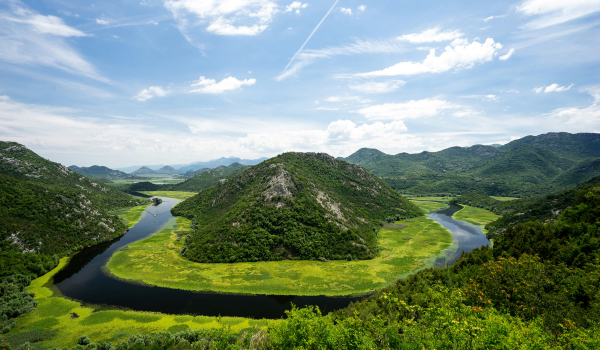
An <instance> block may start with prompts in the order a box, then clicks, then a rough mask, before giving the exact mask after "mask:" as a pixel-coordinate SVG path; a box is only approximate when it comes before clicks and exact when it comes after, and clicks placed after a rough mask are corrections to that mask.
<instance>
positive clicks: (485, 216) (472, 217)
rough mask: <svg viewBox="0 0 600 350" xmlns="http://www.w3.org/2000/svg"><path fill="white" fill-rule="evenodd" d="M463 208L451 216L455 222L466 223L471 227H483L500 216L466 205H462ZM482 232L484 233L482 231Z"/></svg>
mask: <svg viewBox="0 0 600 350" xmlns="http://www.w3.org/2000/svg"><path fill="white" fill-rule="evenodd" d="M462 206H463V208H462V209H461V210H459V211H457V212H456V213H454V215H453V216H452V217H453V218H454V219H456V220H462V221H466V222H468V223H471V224H473V225H477V226H481V227H484V226H485V225H487V224H489V223H490V222H493V221H496V220H498V219H499V218H500V215H496V214H494V213H492V212H491V211H489V210H485V209H481V208H475V207H471V206H468V205H462ZM484 232H486V231H485V230H484Z"/></svg>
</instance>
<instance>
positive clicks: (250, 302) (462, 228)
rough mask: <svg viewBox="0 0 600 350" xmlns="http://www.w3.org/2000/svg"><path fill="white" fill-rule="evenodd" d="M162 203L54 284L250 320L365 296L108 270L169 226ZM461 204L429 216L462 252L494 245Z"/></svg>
mask: <svg viewBox="0 0 600 350" xmlns="http://www.w3.org/2000/svg"><path fill="white" fill-rule="evenodd" d="M161 198H162V200H163V202H162V203H161V204H160V205H158V206H150V207H148V208H147V209H146V215H145V216H144V217H143V218H142V219H141V220H140V221H139V222H138V223H137V224H136V225H135V226H133V227H132V228H131V229H130V230H129V232H127V233H126V234H125V235H124V236H122V237H121V238H119V239H117V240H114V241H111V242H106V243H103V244H99V245H97V246H94V247H90V248H85V249H83V250H82V251H80V252H79V253H77V254H75V255H74V256H73V257H72V258H71V260H70V261H69V263H68V265H67V266H66V267H65V268H64V269H62V270H61V271H59V272H58V273H57V274H56V275H55V276H54V285H55V286H56V287H57V288H58V289H59V290H60V292H61V293H62V294H63V295H64V296H66V297H68V298H71V299H75V300H78V301H80V302H82V303H84V304H97V305H110V306H117V307H121V308H127V309H132V310H136V311H153V312H162V313H167V314H191V315H204V316H219V315H220V316H238V317H250V318H258V319H260V318H280V317H281V316H283V315H284V314H285V310H289V309H291V304H292V303H293V304H294V305H296V306H298V307H304V306H306V305H318V306H319V308H320V309H321V311H322V312H323V313H328V312H331V311H333V310H337V309H340V308H343V307H346V306H347V305H348V304H350V303H351V302H354V301H358V300H361V299H362V298H364V297H328V296H287V295H286V296H281V295H240V294H223V293H208V292H193V291H185V290H179V289H171V288H164V287H155V286H148V285H143V284H135V283H129V282H125V281H122V280H118V279H115V278H114V277H110V276H107V275H106V274H104V273H103V271H102V267H103V266H104V265H106V263H107V262H108V260H109V259H110V257H111V256H112V255H113V253H114V252H115V251H116V250H117V249H119V248H121V247H123V246H126V245H128V244H130V243H132V242H135V241H137V240H140V239H142V238H145V237H147V236H149V235H151V234H152V233H154V232H157V231H158V230H159V229H160V227H162V226H163V225H165V224H166V223H167V222H168V221H169V220H170V219H171V218H172V217H173V216H172V215H171V213H170V210H171V208H172V207H173V206H174V205H175V204H177V203H178V202H180V201H179V200H176V199H172V198H165V197H161ZM459 209H460V207H458V206H450V207H449V208H447V209H442V210H440V211H437V212H434V213H431V214H430V215H429V217H430V218H431V219H433V220H436V221H437V222H439V223H440V224H442V225H443V226H444V227H445V228H447V229H448V230H450V231H451V232H452V235H453V237H454V239H455V241H456V242H457V243H458V253H457V254H455V255H453V256H451V257H450V259H449V260H451V261H450V262H453V261H454V260H455V259H456V258H457V257H458V256H459V255H460V252H461V251H470V250H472V249H474V248H476V247H480V246H481V245H486V244H489V241H488V240H487V239H486V238H485V235H484V234H483V232H482V231H481V229H480V228H479V227H477V226H474V225H470V224H468V223H465V222H462V221H458V220H454V219H453V218H452V214H454V212H456V211H457V210H459Z"/></svg>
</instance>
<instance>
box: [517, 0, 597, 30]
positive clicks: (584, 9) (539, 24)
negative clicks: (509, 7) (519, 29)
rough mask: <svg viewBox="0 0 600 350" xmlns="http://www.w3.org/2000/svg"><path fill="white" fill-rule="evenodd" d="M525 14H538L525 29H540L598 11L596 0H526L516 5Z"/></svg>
mask: <svg viewBox="0 0 600 350" xmlns="http://www.w3.org/2000/svg"><path fill="white" fill-rule="evenodd" d="M517 11H518V12H520V13H522V14H524V15H526V16H538V18H537V19H534V20H533V21H531V22H528V23H526V24H525V26H524V27H525V28H526V29H541V28H545V27H549V26H552V25H556V24H561V23H564V22H568V21H571V20H574V19H577V18H579V17H583V16H587V15H589V14H591V13H594V12H598V11H600V1H597V0H526V1H524V2H523V3H521V5H519V6H518V7H517Z"/></svg>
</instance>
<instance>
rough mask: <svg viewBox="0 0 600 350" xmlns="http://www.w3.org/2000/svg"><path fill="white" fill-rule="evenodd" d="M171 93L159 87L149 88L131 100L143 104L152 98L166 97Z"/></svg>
mask: <svg viewBox="0 0 600 350" xmlns="http://www.w3.org/2000/svg"><path fill="white" fill-rule="evenodd" d="M170 92H171V91H168V90H163V88H161V87H160V86H150V87H149V88H147V89H144V90H142V91H140V93H139V94H137V95H136V96H134V97H133V98H134V99H136V100H138V101H141V102H144V101H147V100H149V99H151V98H153V97H163V96H166V95H168V94H169V93H170Z"/></svg>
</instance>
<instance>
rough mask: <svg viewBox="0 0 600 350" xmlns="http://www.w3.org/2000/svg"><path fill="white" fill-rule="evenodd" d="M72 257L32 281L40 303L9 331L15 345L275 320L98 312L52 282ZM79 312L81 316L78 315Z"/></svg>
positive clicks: (237, 329)
mask: <svg viewBox="0 0 600 350" xmlns="http://www.w3.org/2000/svg"><path fill="white" fill-rule="evenodd" d="M68 260H69V258H63V259H61V260H60V263H59V265H58V266H57V267H56V268H55V269H54V270H52V271H50V272H49V273H47V274H46V275H44V276H42V277H39V278H37V279H35V280H33V281H32V283H31V285H30V286H29V287H28V292H32V293H35V300H36V301H37V302H38V306H37V307H36V308H35V310H33V311H31V312H29V313H27V314H25V315H23V316H22V317H19V318H18V323H17V326H16V327H15V328H13V329H12V330H11V331H10V332H9V333H8V334H5V336H6V337H7V339H8V341H9V343H10V344H11V346H12V348H13V349H15V348H17V346H18V345H19V344H22V343H24V342H26V341H29V342H31V343H33V342H36V347H39V348H46V347H62V346H73V344H76V343H77V339H78V338H79V337H80V336H81V335H84V334H85V335H88V336H89V337H90V338H92V339H94V341H102V340H104V341H118V340H123V339H127V338H128V337H129V336H130V335H132V334H136V333H151V332H160V331H171V332H175V331H181V330H185V329H188V328H189V329H201V328H204V329H208V328H215V327H224V326H231V329H232V330H233V331H234V332H242V331H244V330H250V329H254V327H255V326H258V327H260V328H264V327H266V326H267V325H268V324H269V323H270V322H277V321H271V320H252V319H246V318H238V317H222V318H220V319H219V318H217V317H206V316H196V317H193V316H186V315H166V314H160V313H150V312H135V311H120V310H109V311H96V308H94V307H91V306H82V305H81V304H80V303H78V302H76V301H72V300H69V299H66V298H64V297H62V296H61V295H60V293H59V292H58V290H57V289H56V288H55V287H52V283H51V282H49V281H50V280H51V278H52V276H54V274H56V273H57V272H58V271H59V270H60V269H62V268H63V267H64V266H66V265H67V262H68ZM74 314H76V315H77V316H74Z"/></svg>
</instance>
